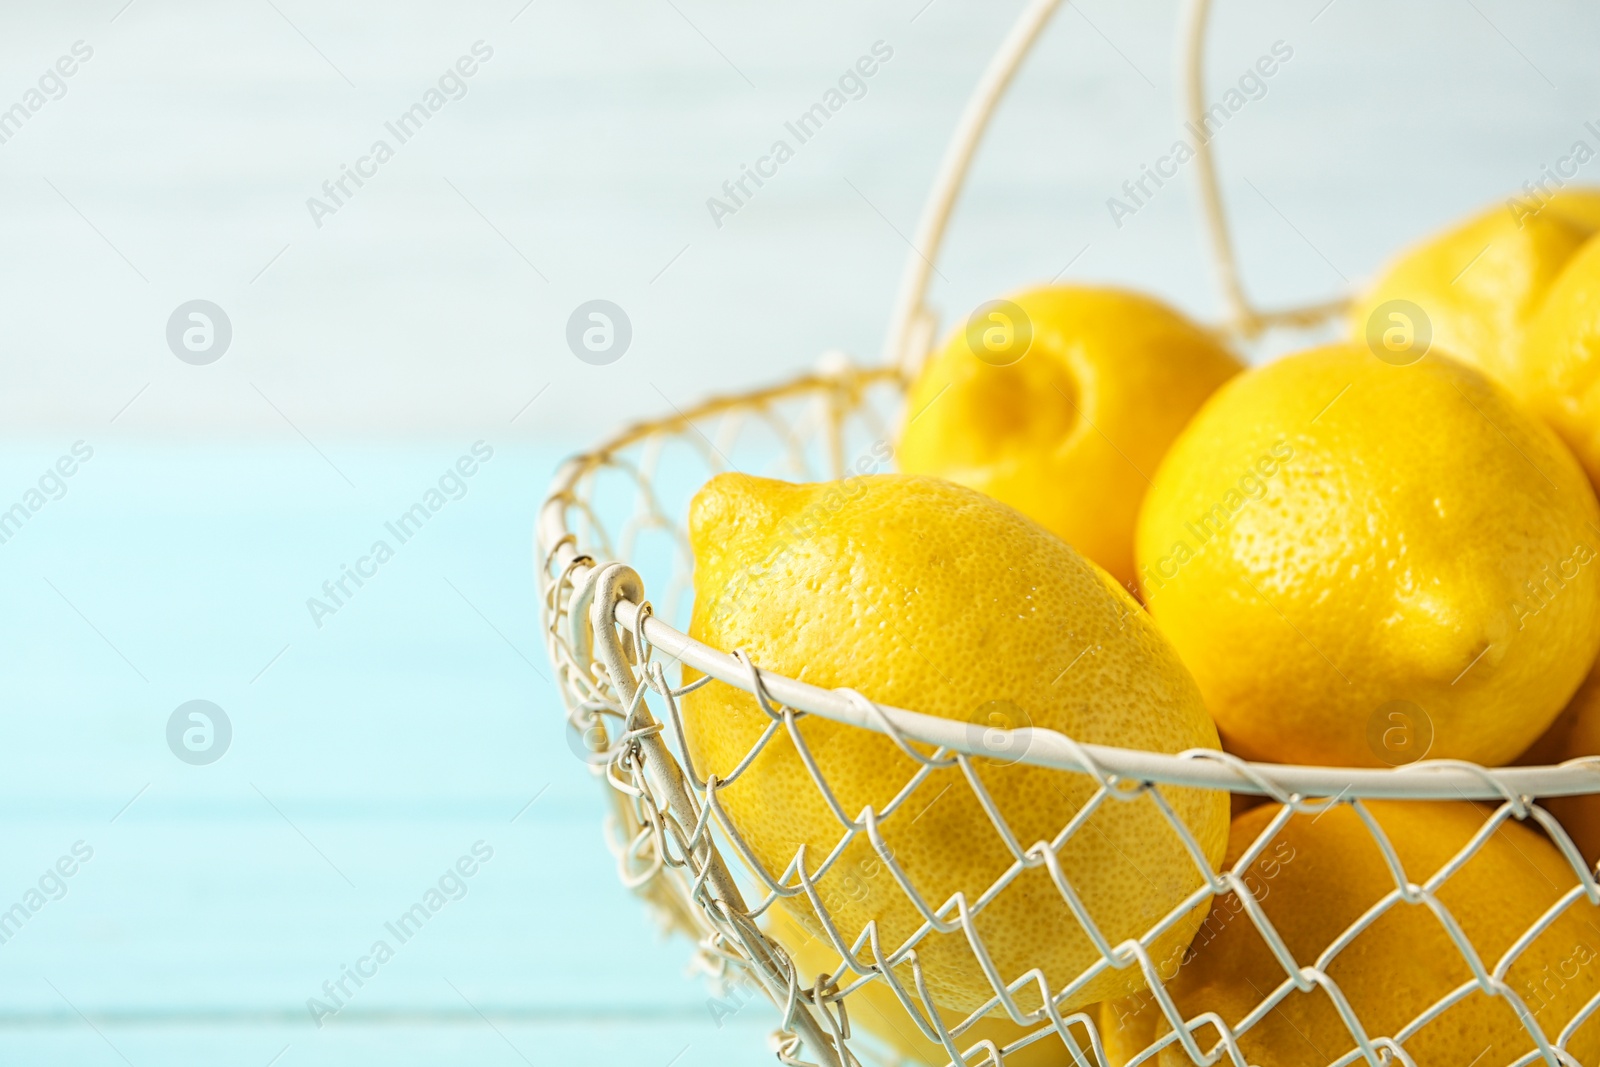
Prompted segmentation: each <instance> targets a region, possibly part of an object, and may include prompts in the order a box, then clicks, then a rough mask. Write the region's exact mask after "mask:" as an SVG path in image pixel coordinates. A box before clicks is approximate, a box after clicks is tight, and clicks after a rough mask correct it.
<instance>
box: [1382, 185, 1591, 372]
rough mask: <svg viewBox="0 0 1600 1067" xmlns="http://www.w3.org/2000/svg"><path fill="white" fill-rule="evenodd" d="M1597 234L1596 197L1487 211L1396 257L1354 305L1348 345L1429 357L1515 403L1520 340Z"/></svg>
mask: <svg viewBox="0 0 1600 1067" xmlns="http://www.w3.org/2000/svg"><path fill="white" fill-rule="evenodd" d="M1597 226H1600V190H1589V189H1571V190H1565V191H1562V192H1558V193H1556V194H1554V196H1552V197H1550V198H1549V199H1548V201H1547V202H1546V203H1544V204H1543V205H1542V206H1541V205H1540V204H1537V203H1533V202H1524V201H1512V202H1508V203H1507V204H1505V205H1503V206H1496V207H1492V208H1489V209H1487V210H1485V211H1483V212H1481V213H1479V214H1477V215H1475V216H1473V217H1472V218H1470V219H1468V220H1466V221H1465V222H1462V223H1460V224H1458V225H1456V226H1454V227H1452V228H1450V229H1449V230H1447V231H1445V232H1444V233H1442V234H1439V235H1437V236H1434V237H1430V238H1429V239H1427V240H1426V241H1423V242H1421V243H1420V244H1418V245H1416V246H1415V247H1413V248H1411V249H1408V250H1407V251H1405V252H1404V253H1402V254H1401V255H1400V256H1399V257H1397V258H1396V259H1395V261H1394V262H1393V263H1391V264H1390V265H1389V266H1388V267H1387V268H1386V269H1385V270H1384V271H1383V273H1382V274H1381V275H1380V276H1379V278H1378V280H1377V281H1376V282H1374V283H1373V285H1372V286H1371V288H1370V289H1369V290H1368V291H1367V292H1366V294H1365V295H1364V296H1363V297H1362V298H1361V299H1359V300H1357V301H1356V302H1355V304H1354V305H1353V306H1352V308H1351V313H1350V326H1351V332H1352V336H1353V338H1354V339H1355V340H1356V341H1357V343H1363V342H1364V343H1368V344H1372V345H1373V346H1374V350H1375V351H1377V350H1380V349H1381V350H1383V351H1385V352H1386V353H1389V354H1392V355H1393V356H1395V357H1399V358H1404V357H1405V356H1406V355H1408V354H1410V353H1413V352H1420V351H1423V350H1426V349H1427V348H1430V347H1431V348H1433V349H1437V350H1439V351H1442V352H1445V353H1448V354H1449V355H1453V356H1455V357H1456V358H1458V359H1462V360H1465V361H1466V362H1468V363H1471V364H1473V365H1475V366H1477V367H1478V368H1479V369H1480V370H1482V371H1484V372H1485V373H1487V374H1489V375H1491V376H1493V377H1495V378H1497V379H1499V380H1500V382H1501V383H1502V384H1504V385H1506V386H1507V387H1508V388H1510V389H1511V390H1512V391H1513V393H1515V394H1516V395H1518V396H1521V395H1523V394H1522V372H1521V366H1520V363H1521V353H1522V351H1523V337H1524V334H1525V333H1526V332H1527V329H1528V326H1529V323H1530V322H1531V321H1532V319H1533V317H1534V315H1535V314H1536V313H1537V312H1538V311H1539V308H1540V306H1541V305H1542V304H1543V302H1544V299H1545V296H1546V294H1547V292H1548V291H1549V289H1550V286H1551V285H1552V284H1553V283H1554V282H1555V281H1556V279H1557V278H1558V277H1559V276H1560V274H1561V273H1562V271H1563V270H1564V269H1565V267H1566V265H1567V262H1568V260H1570V259H1571V258H1572V257H1573V255H1574V254H1576V253H1577V251H1578V249H1579V248H1580V247H1582V246H1583V244H1584V243H1585V242H1586V241H1587V240H1588V239H1589V236H1590V235H1591V234H1593V233H1594V232H1595V229H1596V227H1597ZM1418 309H1420V315H1419V314H1418ZM1430 337H1431V341H1429V338H1430ZM1424 342H1427V343H1426V344H1424Z"/></svg>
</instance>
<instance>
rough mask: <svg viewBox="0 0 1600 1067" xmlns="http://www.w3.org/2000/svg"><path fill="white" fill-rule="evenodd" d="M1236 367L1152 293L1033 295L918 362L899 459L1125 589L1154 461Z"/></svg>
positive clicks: (979, 318) (1007, 304)
mask: <svg viewBox="0 0 1600 1067" xmlns="http://www.w3.org/2000/svg"><path fill="white" fill-rule="evenodd" d="M1239 370H1240V364H1239V363H1238V361H1236V360H1235V359H1234V357H1233V356H1232V355H1231V354H1229V352H1228V351H1227V349H1225V348H1224V347H1223V346H1222V345H1221V344H1220V343H1218V342H1217V341H1216V340H1215V339H1213V338H1212V336H1211V335H1210V334H1208V333H1206V332H1205V331H1204V330H1202V329H1201V328H1200V327H1199V326H1197V325H1195V324H1194V323H1192V322H1190V321H1189V320H1188V319H1186V318H1185V317H1184V316H1182V315H1181V314H1179V313H1178V312H1176V311H1174V310H1172V309H1171V308H1169V307H1167V306H1166V305H1165V304H1162V303H1160V302H1158V301H1156V300H1152V299H1151V298H1149V297H1146V296H1142V295H1140V294H1138V293H1132V292H1125V291H1123V290H1120V289H1097V288H1088V287H1084V286H1051V287H1046V288H1042V289H1033V290H1030V291H1028V292H1024V293H1021V294H1018V295H1016V296H1014V297H1013V298H1012V299H1011V300H1010V301H1001V302H997V303H996V304H994V305H985V306H984V307H983V308H980V309H979V311H978V312H977V313H975V314H974V315H973V316H972V318H970V319H969V320H968V324H967V325H966V326H965V327H964V328H963V329H961V330H959V331H958V332H957V333H956V335H955V336H954V337H952V338H951V339H950V341H949V342H948V343H947V344H946V345H945V348H944V350H943V352H942V353H940V354H939V355H937V356H935V357H934V358H933V359H931V360H929V361H928V364H927V366H926V367H925V368H924V369H923V371H922V374H921V376H920V377H919V378H918V379H917V381H916V383H915V384H914V385H913V386H912V388H911V391H910V395H909V397H908V399H907V402H906V420H907V421H906V423H905V425H904V427H903V428H902V429H901V432H900V442H899V448H898V451H897V459H898V462H899V466H900V469H901V470H903V471H907V472H909V473H913V474H932V475H936V476H938V477H941V478H947V479H949V480H950V481H953V482H959V483H960V484H962V485H967V486H971V487H972V488H974V489H978V490H980V491H982V492H985V493H988V494H989V495H990V496H992V497H994V498H995V499H996V500H999V501H1002V502H1003V503H1006V504H1010V505H1011V506H1012V507H1014V508H1016V509H1017V510H1018V511H1020V512H1022V513H1023V514H1024V515H1027V516H1028V517H1029V518H1031V519H1033V520H1034V521H1036V522H1038V523H1040V524H1042V525H1043V526H1044V527H1045V528H1046V529H1048V530H1051V531H1053V532H1054V533H1056V534H1057V535H1059V536H1060V537H1061V538H1062V539H1063V540H1065V541H1066V542H1067V543H1068V544H1070V545H1072V546H1073V547H1074V548H1076V549H1077V550H1078V551H1080V552H1082V553H1083V554H1084V555H1086V556H1088V557H1089V558H1090V559H1091V560H1093V561H1094V562H1096V563H1098V564H1100V566H1102V567H1104V568H1105V569H1106V570H1108V571H1110V572H1111V574H1112V575H1113V576H1114V577H1116V579H1117V580H1118V581H1120V582H1122V583H1123V584H1125V585H1129V584H1130V583H1131V582H1132V580H1133V527H1134V521H1135V519H1136V517H1137V516H1138V512H1139V502H1140V501H1141V500H1142V499H1143V498H1144V494H1145V489H1146V487H1147V485H1148V484H1149V478H1150V476H1151V475H1152V474H1154V473H1155V469H1156V464H1157V463H1159V462H1160V461H1161V456H1162V454H1163V453H1164V452H1165V451H1166V449H1167V445H1168V444H1169V443H1171V441H1172V439H1173V438H1174V437H1176V436H1177V434H1178V431H1179V430H1181V429H1183V425H1184V423H1186V422H1188V421H1189V416H1191V415H1193V414H1194V412H1195V409H1197V408H1198V407H1199V406H1200V405H1201V403H1202V402H1204V400H1205V399H1206V397H1208V396H1210V395H1211V393H1212V392H1213V391H1215V389H1216V388H1217V386H1219V385H1221V384H1222V383H1223V382H1224V381H1226V380H1228V379H1229V378H1231V377H1232V376H1233V375H1235V374H1237V373H1238V372H1239ZM1130 587H1131V585H1130Z"/></svg>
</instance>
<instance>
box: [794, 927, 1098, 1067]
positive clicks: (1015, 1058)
mask: <svg viewBox="0 0 1600 1067" xmlns="http://www.w3.org/2000/svg"><path fill="white" fill-rule="evenodd" d="M768 914H769V915H771V916H772V919H771V922H770V923H769V924H768V925H769V926H770V930H769V936H771V937H773V938H776V939H777V941H778V942H779V943H780V944H782V945H783V946H784V947H785V948H786V949H788V951H789V954H790V958H791V959H793V960H794V962H795V966H796V968H797V969H798V970H799V974H800V983H801V985H802V986H803V987H804V988H807V989H809V988H811V985H812V983H814V982H815V981H816V977H817V976H818V975H820V974H830V975H832V976H833V977H834V978H835V980H837V981H838V983H839V985H840V986H847V985H849V984H850V983H851V982H854V981H855V980H856V979H857V977H858V976H857V975H856V974H855V973H854V972H852V971H848V970H845V969H844V968H843V967H842V966H841V963H842V961H841V959H840V957H839V953H838V952H836V951H834V949H833V947H832V946H831V945H828V944H825V943H824V942H822V941H820V940H818V939H817V938H815V937H812V936H811V935H810V934H808V933H806V931H805V930H804V928H802V927H801V926H800V924H799V923H797V922H795V921H794V920H793V919H791V918H790V917H789V914H788V912H786V911H784V910H783V909H781V908H773V909H772V910H771V911H770V912H768ZM906 992H907V993H909V994H910V995H911V999H912V1002H913V1003H915V1004H916V1005H917V1010H918V1011H919V1012H922V1013H924V1014H925V1013H926V1011H927V1007H926V1005H924V1004H923V1003H922V1002H921V1000H920V999H919V998H918V996H917V991H916V989H915V988H908V989H907V990H906ZM847 1004H848V1007H849V1016H850V1029H851V1031H852V1033H854V1032H859V1031H861V1030H865V1031H867V1032H868V1033H870V1034H872V1035H873V1036H874V1037H876V1038H878V1040H880V1041H882V1042H884V1043H885V1044H887V1045H888V1046H889V1047H890V1048H891V1049H893V1050H894V1051H895V1052H896V1053H898V1054H899V1055H901V1056H903V1057H905V1058H906V1059H908V1060H910V1061H912V1062H915V1063H922V1064H928V1065H930V1067H943V1065H944V1064H946V1063H950V1062H951V1058H950V1055H949V1053H947V1052H946V1051H945V1048H944V1046H943V1045H942V1044H940V1043H938V1042H937V1041H931V1040H929V1039H928V1038H926V1037H924V1036H923V1034H922V1030H921V1028H920V1027H918V1026H917V1024H916V1021H915V1020H913V1019H912V1018H911V1016H910V1015H909V1014H907V1012H906V1009H905V1007H904V1006H903V1005H902V1004H901V1003H900V998H898V997H897V996H895V994H894V990H892V989H890V988H889V986H888V984H887V983H885V982H883V981H882V980H881V979H880V980H876V981H873V982H869V983H868V984H866V985H864V986H862V987H861V988H860V989H858V990H856V991H855V992H854V993H851V994H850V996H849V999H848V1001H847ZM939 1014H940V1018H941V1020H942V1022H943V1025H944V1027H945V1029H946V1030H947V1031H948V1030H950V1029H951V1028H953V1027H955V1026H957V1025H959V1024H960V1023H961V1022H962V1021H963V1020H964V1019H965V1018H966V1016H964V1015H957V1014H955V1013H953V1012H948V1011H945V1012H940V1013H939ZM1043 1025H1045V1024H1044V1023H1038V1024H1034V1025H1031V1026H1018V1025H1017V1024H1016V1023H1014V1022H1012V1021H1011V1020H1010V1019H1008V1018H999V1019H988V1018H986V1019H979V1020H978V1021H977V1022H975V1023H973V1024H972V1025H971V1026H970V1027H968V1028H967V1029H966V1030H964V1031H962V1033H961V1034H960V1035H959V1036H956V1037H955V1044H956V1048H957V1049H959V1050H960V1051H961V1052H963V1053H965V1052H967V1051H968V1050H970V1049H972V1048H973V1047H974V1046H975V1045H977V1044H978V1043H979V1042H980V1041H992V1042H993V1043H994V1044H995V1045H996V1046H997V1047H999V1048H1002V1049H1003V1048H1005V1047H1006V1046H1007V1045H1008V1044H1010V1043H1011V1042H1013V1041H1019V1040H1021V1039H1022V1038H1024V1037H1026V1036H1028V1035H1029V1034H1031V1033H1034V1032H1035V1031H1037V1030H1038V1029H1039V1028H1040V1027H1041V1026H1043ZM1075 1036H1076V1037H1077V1039H1078V1043H1079V1047H1080V1048H1083V1047H1086V1044H1085V1041H1084V1036H1083V1031H1082V1027H1078V1030H1077V1033H1076V1035H1075ZM968 1058H969V1059H970V1060H971V1061H972V1062H973V1063H977V1062H978V1061H979V1059H980V1057H978V1056H976V1055H974V1056H971V1057H968ZM1071 1064H1072V1053H1071V1052H1070V1051H1068V1049H1067V1046H1066V1045H1065V1043H1063V1042H1062V1041H1061V1039H1060V1038H1058V1037H1055V1036H1053V1035H1052V1036H1049V1037H1044V1038H1041V1039H1039V1040H1037V1041H1035V1042H1034V1043H1033V1044H1031V1045H1026V1046H1024V1047H1022V1048H1020V1049H1018V1050H1017V1051H1016V1052H1013V1053H1010V1054H1008V1055H1007V1056H1006V1067H1071Z"/></svg>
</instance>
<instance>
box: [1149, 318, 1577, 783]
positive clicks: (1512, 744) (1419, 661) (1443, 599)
mask: <svg viewBox="0 0 1600 1067" xmlns="http://www.w3.org/2000/svg"><path fill="white" fill-rule="evenodd" d="M1138 547H1139V561H1140V578H1141V582H1142V583H1143V585H1144V590H1145V597H1146V602H1147V603H1148V604H1149V606H1150V610H1151V612H1152V613H1153V614H1154V615H1155V617H1156V620H1157V622H1158V623H1159V625H1160V626H1161V628H1162V630H1163V632H1165V633H1166V635H1167V636H1168V638H1170V639H1171V641H1172V643H1173V644H1174V645H1175V646H1177V649H1178V652H1179V654H1180V655H1181V656H1182V657H1183V661H1184V663H1185V664H1186V665H1187V666H1188V667H1189V669H1190V670H1191V671H1192V672H1193V673H1194V676H1195V680H1196V681H1198V682H1199V683H1200V690H1201V692H1202V693H1204V694H1205V698H1206V703H1207V706H1208V707H1209V708H1210V709H1211V713H1212V714H1213V715H1214V716H1215V717H1216V720H1217V725H1218V726H1219V727H1220V729H1221V731H1222V735H1223V737H1224V739H1225V740H1226V741H1227V742H1228V743H1229V744H1230V746H1231V747H1232V748H1233V750H1234V751H1237V752H1239V753H1240V754H1242V755H1245V756H1247V757H1250V758H1256V759H1268V760H1279V761H1288V762H1300V763H1319V764H1352V765H1363V764H1364V765H1369V766H1371V765H1379V764H1384V763H1388V764H1400V763H1407V762H1411V761H1412V760H1415V759H1419V758H1422V757H1423V756H1430V757H1434V758H1459V759H1468V760H1474V761H1477V762H1480V763H1487V764H1500V763H1504V762H1506V761H1508V760H1510V759H1512V758H1513V757H1514V756H1516V755H1517V754H1518V753H1519V752H1521V751H1522V750H1523V749H1525V748H1527V747H1528V745H1529V744H1531V743H1532V742H1533V740H1534V739H1535V738H1537V737H1538V736H1539V734H1540V733H1541V732H1542V731H1543V730H1544V729H1545V727H1547V726H1548V725H1549V724H1550V722H1551V721H1552V720H1553V719H1554V718H1555V717H1556V715H1557V714H1558V713H1559V712H1560V711H1561V708H1562V705H1564V704H1565V703H1566V701H1567V698H1568V697H1570V696H1571V695H1572V693H1573V691H1574V690H1575V689H1577V687H1578V683H1579V682H1581V681H1582V680H1583V675H1584V673H1585V672H1586V670H1587V669H1588V666H1589V664H1590V663H1592V662H1593V661H1594V657H1595V652H1596V650H1597V649H1600V563H1596V555H1597V553H1600V507H1597V505H1596V502H1595V497H1594V492H1593V490H1592V489H1591V488H1590V487H1589V483H1588V481H1587V479H1585V478H1584V476H1583V471H1582V470H1581V469H1580V468H1579V467H1578V464H1577V463H1576V461H1575V460H1574V459H1573V458H1572V455H1571V453H1570V452H1568V450H1567V449H1566V446H1564V445H1563V444H1562V443H1561V442H1560V441H1559V440H1557V439H1556V436H1555V435H1554V434H1553V433H1551V431H1550V430H1549V429H1548V428H1547V427H1546V426H1544V425H1543V424H1542V423H1540V422H1539V421H1538V420H1537V419H1534V418H1532V417H1531V416H1529V415H1527V414H1526V413H1524V412H1523V411H1522V410H1521V409H1520V408H1518V407H1517V406H1516V405H1515V404H1514V403H1513V402H1512V401H1511V399H1510V398H1509V397H1508V396H1507V395H1506V393H1505V392H1504V391H1503V390H1502V389H1501V388H1500V387H1498V386H1496V385H1495V384H1494V383H1492V382H1490V381H1489V380H1488V379H1487V378H1485V377H1484V376H1483V375H1482V374H1480V373H1479V372H1478V371H1476V370H1474V369H1472V368H1471V367H1468V366H1466V365H1465V364H1462V363H1458V362H1456V361H1454V360H1451V359H1448V358H1445V357H1442V356H1438V355H1430V356H1428V357H1426V358H1424V359H1423V360H1422V361H1420V362H1418V363H1414V364H1411V365H1409V366H1403V367H1400V366H1392V365H1389V364H1387V363H1384V362H1382V361H1380V360H1379V359H1377V358H1375V357H1374V356H1373V355H1372V354H1371V353H1369V352H1367V351H1366V350H1365V349H1357V348H1355V347H1354V346H1337V345H1336V346H1331V347H1328V348H1321V349H1316V350H1313V351H1309V352H1303V353H1300V354H1297V355H1293V356H1290V357H1288V358H1285V359H1283V360H1280V361H1278V362H1276V363H1272V364H1268V365H1267V366H1265V367H1262V368H1260V369H1257V370H1253V371H1251V372H1249V373H1247V374H1245V375H1242V376H1240V377H1239V378H1236V379H1234V380H1233V381H1232V382H1230V383H1229V384H1228V385H1227V386H1224V387H1223V388H1222V389H1221V390H1220V391H1219V392H1218V393H1217V395H1216V396H1215V397H1213V398H1212V400H1211V401H1210V402H1209V403H1208V404H1207V405H1206V406H1205V408H1203V409H1202V410H1201V412H1200V413H1199V414H1198V415H1196V416H1195V418H1194V421H1193V422H1191V423H1190V424H1189V427H1188V428H1187V429H1186V430H1185V431H1184V432H1183V434H1182V435H1181V436H1180V437H1179V438H1178V440H1177V441H1176V442H1174V444H1173V446H1172V449H1171V451H1169V452H1168V454H1167V458H1166V460H1165V461H1163V463H1162V465H1161V469H1160V470H1159V471H1158V472H1157V474H1156V478H1155V484H1154V486H1153V487H1152V488H1151V490H1150V493H1149V495H1148V497H1147V498H1146V500H1145V505H1144V511H1143V513H1142V515H1141V517H1140V524H1139V538H1138Z"/></svg>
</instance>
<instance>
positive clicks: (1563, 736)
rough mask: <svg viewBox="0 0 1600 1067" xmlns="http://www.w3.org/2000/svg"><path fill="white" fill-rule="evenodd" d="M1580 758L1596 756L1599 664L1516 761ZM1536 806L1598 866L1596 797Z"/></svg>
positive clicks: (1599, 803) (1599, 749)
mask: <svg viewBox="0 0 1600 1067" xmlns="http://www.w3.org/2000/svg"><path fill="white" fill-rule="evenodd" d="M1582 756H1600V665H1597V666H1596V667H1595V668H1594V669H1592V670H1590V672H1589V677H1587V678H1585V679H1584V680H1583V684H1582V685H1580V686H1579V687H1578V691H1577V692H1576V693H1574V694H1573V695H1572V700H1571V701H1569V702H1568V704H1567V706H1566V708H1565V709H1564V710H1563V711H1562V712H1561V715H1560V716H1559V717H1558V718H1557V719H1556V721H1555V722H1554V723H1552V724H1551V726H1550V729H1548V730H1546V731H1545V734H1544V736H1543V737H1541V738H1539V740H1538V742H1537V743H1536V744H1535V745H1534V746H1533V747H1532V748H1530V749H1529V750H1528V751H1527V752H1524V753H1523V754H1522V757H1521V758H1520V759H1518V760H1517V762H1518V763H1521V764H1530V765H1544V764H1551V763H1565V762H1566V761H1567V760H1571V759H1578V758H1580V757H1582ZM1539 803H1540V804H1541V805H1543V806H1544V807H1546V808H1548V809H1549V810H1550V814H1552V815H1554V816H1555V817H1556V818H1557V819H1559V820H1560V821H1561V825H1562V826H1563V827H1564V828H1565V829H1566V831H1567V833H1568V834H1569V835H1570V836H1571V837H1572V843H1573V844H1575V845H1577V846H1578V851H1579V852H1581V853H1582V854H1583V858H1584V860H1585V861H1586V862H1587V863H1588V864H1589V865H1590V866H1591V867H1592V866H1594V865H1595V864H1596V863H1600V795H1595V794H1592V793H1591V794H1585V795H1582V796H1575V797H1550V798H1548V799H1545V800H1541V801H1539Z"/></svg>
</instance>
